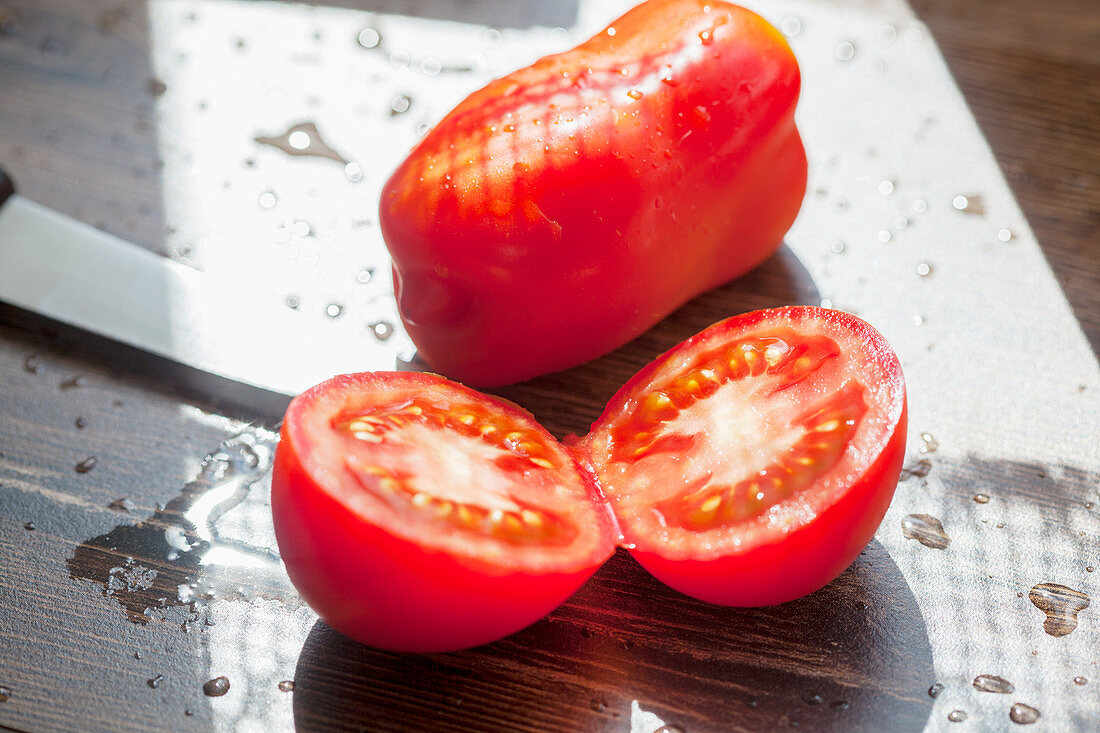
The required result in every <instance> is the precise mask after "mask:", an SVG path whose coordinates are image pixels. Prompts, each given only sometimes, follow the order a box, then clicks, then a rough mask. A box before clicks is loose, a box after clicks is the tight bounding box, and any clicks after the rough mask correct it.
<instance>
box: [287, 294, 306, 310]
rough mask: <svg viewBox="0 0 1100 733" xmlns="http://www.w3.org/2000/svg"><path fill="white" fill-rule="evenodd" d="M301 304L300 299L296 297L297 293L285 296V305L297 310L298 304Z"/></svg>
mask: <svg viewBox="0 0 1100 733" xmlns="http://www.w3.org/2000/svg"><path fill="white" fill-rule="evenodd" d="M301 304H302V301H301V300H299V299H298V296H297V295H288V296H286V307H287V308H293V309H294V310H298V306H299V305H301Z"/></svg>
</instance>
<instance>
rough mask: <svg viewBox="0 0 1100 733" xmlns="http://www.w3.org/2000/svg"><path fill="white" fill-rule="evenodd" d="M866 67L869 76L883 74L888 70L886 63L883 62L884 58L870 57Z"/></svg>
mask: <svg viewBox="0 0 1100 733" xmlns="http://www.w3.org/2000/svg"><path fill="white" fill-rule="evenodd" d="M865 68H866V71H867V75H868V76H882V75H883V73H885V71H886V64H884V63H883V62H882V59H876V58H870V59H867V65H866V67H865Z"/></svg>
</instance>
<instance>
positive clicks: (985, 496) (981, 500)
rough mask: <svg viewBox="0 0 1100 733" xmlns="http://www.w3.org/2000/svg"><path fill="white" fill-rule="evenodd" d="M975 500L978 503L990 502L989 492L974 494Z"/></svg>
mask: <svg viewBox="0 0 1100 733" xmlns="http://www.w3.org/2000/svg"><path fill="white" fill-rule="evenodd" d="M974 501H975V502H977V503H978V504H988V503H989V495H988V494H974Z"/></svg>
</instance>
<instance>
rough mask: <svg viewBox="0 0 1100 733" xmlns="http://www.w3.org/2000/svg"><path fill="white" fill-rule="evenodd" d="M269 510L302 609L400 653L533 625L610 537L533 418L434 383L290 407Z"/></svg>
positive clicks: (578, 580) (410, 378) (373, 389)
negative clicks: (303, 605) (304, 603)
mask: <svg viewBox="0 0 1100 733" xmlns="http://www.w3.org/2000/svg"><path fill="white" fill-rule="evenodd" d="M271 506H272V513H273V515H274V521H275V532H276V537H277V539H278V542H279V549H280V552H281V554H282V558H283V561H284V563H285V565H286V568H287V572H288V574H289V575H290V578H291V580H292V581H293V582H294V584H295V586H296V587H297V588H298V590H299V592H301V594H302V596H303V597H304V598H305V600H306V601H307V602H308V603H309V604H310V606H312V607H313V609H314V610H315V611H317V613H318V614H319V615H320V616H321V618H323V619H324V620H325V621H326V622H327V623H328V624H329V625H330V626H332V627H333V628H335V629H337V630H338V631H341V632H343V633H344V634H346V635H348V636H351V637H353V638H355V639H358V640H360V641H363V642H366V643H368V644H371V645H373V646H378V647H383V648H388V649H397V650H402V651H443V650H449V649H460V648H464V647H470V646H476V645H478V644H482V643H485V642H487V641H492V640H494V639H499V638H501V637H503V636H506V635H507V634H510V633H512V632H514V631H518V630H519V629H521V628H523V627H525V626H527V625H529V624H531V623H533V622H535V621H537V620H538V619H540V618H542V617H543V616H544V615H546V614H547V613H549V612H550V611H551V610H552V609H553V608H555V607H556V606H557V605H558V604H560V603H561V602H562V601H563V600H565V599H566V598H567V597H569V595H571V594H572V593H573V591H575V590H576V589H577V588H578V587H580V585H581V584H582V583H583V582H584V581H585V580H586V579H587V578H588V576H589V575H591V574H592V572H593V571H595V569H596V568H597V567H599V565H600V564H601V563H603V561H604V560H606V559H607V558H608V557H609V556H610V554H611V552H612V550H613V549H614V537H615V536H616V533H615V531H614V530H613V529H612V522H611V520H610V517H609V515H608V513H607V512H606V510H605V509H604V508H603V506H602V504H601V502H600V501H599V498H598V495H597V494H596V491H595V488H594V484H593V481H592V479H591V476H590V475H589V474H587V473H586V472H584V471H582V470H581V469H580V468H579V467H578V465H577V464H576V462H575V461H574V459H573V457H572V456H571V455H570V454H569V453H568V452H567V451H566V450H565V448H564V447H563V446H561V445H560V444H559V443H558V442H557V441H556V440H555V439H554V438H553V436H551V435H550V434H549V433H547V432H546V430H545V429H544V428H542V427H541V426H540V425H539V424H538V423H536V422H535V421H534V419H533V418H531V416H530V415H529V414H527V413H525V412H523V411H521V410H520V409H518V408H517V407H515V406H513V405H511V404H508V403H506V402H504V401H502V400H499V399H495V398H492V397H488V396H485V395H481V394H478V393H477V392H474V391H473V390H470V389H467V388H466V387H463V386H461V385H459V384H456V383H454V382H448V381H446V380H444V379H442V378H440V377H436V376H435V375H430V374H412V373H405V372H397V373H386V374H356V375H348V376H343V377H337V378H335V379H332V380H329V381H328V382H325V383H323V384H321V385H318V386H317V387H314V388H313V389H311V390H309V391H308V392H306V393H304V394H303V395H301V396H300V397H298V398H296V399H295V400H294V402H293V403H292V404H291V406H290V409H289V410H288V412H287V415H286V419H285V420H284V422H283V427H282V433H281V440H280V444H279V448H278V451H277V453H276V458H275V470H274V474H273V477H272V498H271Z"/></svg>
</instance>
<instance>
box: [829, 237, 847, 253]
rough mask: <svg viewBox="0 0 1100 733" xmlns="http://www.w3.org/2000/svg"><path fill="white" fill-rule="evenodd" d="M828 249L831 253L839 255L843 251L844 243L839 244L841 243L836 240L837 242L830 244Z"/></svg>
mask: <svg viewBox="0 0 1100 733" xmlns="http://www.w3.org/2000/svg"><path fill="white" fill-rule="evenodd" d="M829 249H830V250H831V251H832V252H834V253H835V254H840V253H841V252H843V251H844V249H845V244H844V242H841V241H840V240H839V239H838V240H836V241H835V242H833V243H832V244H830V245H829Z"/></svg>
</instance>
